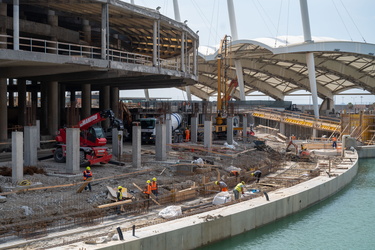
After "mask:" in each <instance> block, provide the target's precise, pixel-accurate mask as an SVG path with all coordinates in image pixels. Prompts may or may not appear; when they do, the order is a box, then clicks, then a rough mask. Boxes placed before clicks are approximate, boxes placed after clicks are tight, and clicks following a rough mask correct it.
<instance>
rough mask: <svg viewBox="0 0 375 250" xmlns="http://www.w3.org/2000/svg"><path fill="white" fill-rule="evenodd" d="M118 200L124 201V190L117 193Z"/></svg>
mask: <svg viewBox="0 0 375 250" xmlns="http://www.w3.org/2000/svg"><path fill="white" fill-rule="evenodd" d="M117 199H118V200H122V190H118V191H117Z"/></svg>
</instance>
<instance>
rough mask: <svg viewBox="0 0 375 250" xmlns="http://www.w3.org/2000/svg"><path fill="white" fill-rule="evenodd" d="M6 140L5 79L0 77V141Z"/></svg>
mask: <svg viewBox="0 0 375 250" xmlns="http://www.w3.org/2000/svg"><path fill="white" fill-rule="evenodd" d="M6 141H8V107H7V79H6V78H0V142H6Z"/></svg>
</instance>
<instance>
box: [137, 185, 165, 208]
mask: <svg viewBox="0 0 375 250" xmlns="http://www.w3.org/2000/svg"><path fill="white" fill-rule="evenodd" d="M133 185H134V186H135V187H136V188H138V190H139V191H141V192H143V189H142V188H140V187H139V186H138V185H137V184H135V183H134V182H133ZM154 198H156V197H155V195H154V194H153V193H151V194H150V199H151V200H152V201H153V202H155V203H156V204H158V205H159V206H160V203H159V202H157V201H156V200H155V199H154Z"/></svg>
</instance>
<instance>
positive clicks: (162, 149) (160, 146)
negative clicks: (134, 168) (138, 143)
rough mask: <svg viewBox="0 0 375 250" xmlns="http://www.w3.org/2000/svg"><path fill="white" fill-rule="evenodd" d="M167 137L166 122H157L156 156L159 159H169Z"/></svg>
mask: <svg viewBox="0 0 375 250" xmlns="http://www.w3.org/2000/svg"><path fill="white" fill-rule="evenodd" d="M166 139H167V137H166V126H165V124H160V123H159V124H156V139H155V156H156V160H157V161H165V160H167V140H166Z"/></svg>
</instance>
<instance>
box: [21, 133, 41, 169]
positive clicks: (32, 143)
mask: <svg viewBox="0 0 375 250" xmlns="http://www.w3.org/2000/svg"><path fill="white" fill-rule="evenodd" d="M24 138H25V139H24V152H25V153H24V160H25V161H24V165H25V166H36V164H37V159H38V155H37V147H38V146H37V143H38V128H37V126H25V127H24Z"/></svg>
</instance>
